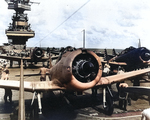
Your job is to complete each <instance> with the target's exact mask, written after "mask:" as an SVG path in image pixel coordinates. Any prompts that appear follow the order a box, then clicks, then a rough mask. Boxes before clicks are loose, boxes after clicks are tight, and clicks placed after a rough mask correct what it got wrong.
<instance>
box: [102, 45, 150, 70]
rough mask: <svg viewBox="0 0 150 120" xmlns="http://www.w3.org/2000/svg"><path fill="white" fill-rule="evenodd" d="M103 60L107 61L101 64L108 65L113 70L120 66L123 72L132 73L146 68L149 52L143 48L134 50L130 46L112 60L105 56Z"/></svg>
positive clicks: (149, 56)
mask: <svg viewBox="0 0 150 120" xmlns="http://www.w3.org/2000/svg"><path fill="white" fill-rule="evenodd" d="M106 53H107V52H106ZM105 58H107V59H105V61H102V62H104V63H108V64H110V66H111V67H112V69H115V67H116V66H117V67H118V66H122V67H123V68H124V69H125V71H132V70H136V69H141V68H147V67H148V65H149V63H150V62H149V60H150V50H148V49H147V48H145V47H139V48H134V47H132V46H131V47H129V48H126V49H125V50H123V51H122V52H121V53H120V54H118V55H116V56H114V57H112V58H110V57H107V54H106V57H105ZM108 58H109V59H108Z"/></svg>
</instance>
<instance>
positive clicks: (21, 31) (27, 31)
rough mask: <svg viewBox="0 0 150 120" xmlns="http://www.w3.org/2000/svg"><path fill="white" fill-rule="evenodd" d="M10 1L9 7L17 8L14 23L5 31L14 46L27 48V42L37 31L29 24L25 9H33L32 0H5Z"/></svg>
mask: <svg viewBox="0 0 150 120" xmlns="http://www.w3.org/2000/svg"><path fill="white" fill-rule="evenodd" d="M5 1H6V2H7V3H8V9H13V10H15V13H14V14H13V16H12V23H10V24H9V28H8V29H7V30H6V31H5V32H6V35H7V37H8V42H9V43H10V44H12V45H13V46H14V48H15V49H26V42H27V41H28V39H29V38H32V37H34V35H35V32H34V31H33V30H31V26H30V24H28V17H27V14H25V13H24V11H25V10H27V11H31V5H30V4H29V2H30V0H5Z"/></svg>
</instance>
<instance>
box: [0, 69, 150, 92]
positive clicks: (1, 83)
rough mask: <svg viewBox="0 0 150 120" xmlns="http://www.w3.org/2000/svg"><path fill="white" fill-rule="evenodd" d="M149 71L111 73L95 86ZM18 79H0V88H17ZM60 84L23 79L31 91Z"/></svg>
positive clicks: (26, 88)
mask: <svg viewBox="0 0 150 120" xmlns="http://www.w3.org/2000/svg"><path fill="white" fill-rule="evenodd" d="M147 72H150V68H146V69H141V70H137V71H132V72H126V73H124V74H118V75H112V76H108V77H102V78H101V79H100V81H99V82H98V83H97V84H96V86H103V85H108V84H113V83H117V82H121V81H124V80H125V79H127V78H130V77H134V76H137V75H141V74H144V73H147ZM19 84H20V81H15V80H0V88H11V89H15V90H18V89H19ZM65 89H66V88H65V87H63V85H62V84H60V83H57V82H55V81H37V82H32V81H24V90H25V91H29V92H33V91H45V90H65Z"/></svg>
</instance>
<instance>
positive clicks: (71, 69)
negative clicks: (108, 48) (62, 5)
mask: <svg viewBox="0 0 150 120" xmlns="http://www.w3.org/2000/svg"><path fill="white" fill-rule="evenodd" d="M149 71H150V68H147V69H142V70H137V71H132V72H127V73H124V74H119V75H113V76H107V77H101V76H102V64H101V61H100V58H99V57H98V56H97V55H96V54H95V53H94V52H92V51H89V50H86V49H77V50H75V51H72V52H69V51H68V52H66V53H64V54H63V55H62V57H61V59H60V60H59V62H58V63H57V64H56V65H54V66H53V67H51V69H50V70H49V78H50V81H37V82H35V81H34V82H32V81H29V82H27V81H24V90H25V91H28V92H34V93H35V92H36V93H41V92H44V91H48V90H50V91H54V90H69V91H84V90H87V89H91V88H93V87H95V86H97V87H102V86H104V85H108V84H112V83H116V82H120V81H123V80H124V79H126V78H130V77H133V76H136V75H141V74H144V73H147V72H149ZM19 85H20V81H15V80H7V81H6V80H0V87H1V88H11V89H14V90H18V89H19ZM103 94H104V95H103V97H104V98H103V106H104V108H106V107H107V108H110V109H109V111H110V114H112V113H113V108H112V106H113V104H111V105H110V106H107V105H108V104H107V100H108V99H106V98H105V97H106V95H105V93H103ZM38 103H39V109H40V111H41V110H42V108H41V102H40V95H38Z"/></svg>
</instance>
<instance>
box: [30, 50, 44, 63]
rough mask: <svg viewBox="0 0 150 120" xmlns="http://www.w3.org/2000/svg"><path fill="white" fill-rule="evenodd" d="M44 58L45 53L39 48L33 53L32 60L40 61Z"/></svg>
mask: <svg viewBox="0 0 150 120" xmlns="http://www.w3.org/2000/svg"><path fill="white" fill-rule="evenodd" d="M43 56H44V51H43V50H42V49H41V48H39V47H35V48H34V49H33V51H32V52H31V59H33V60H35V61H38V60H40V59H41V58H42V57H43Z"/></svg>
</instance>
